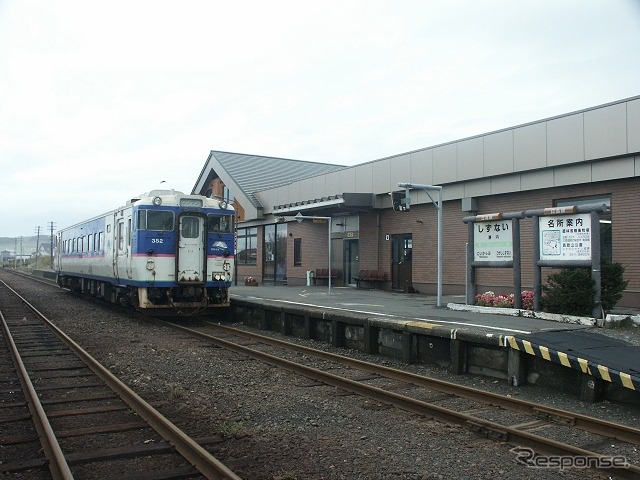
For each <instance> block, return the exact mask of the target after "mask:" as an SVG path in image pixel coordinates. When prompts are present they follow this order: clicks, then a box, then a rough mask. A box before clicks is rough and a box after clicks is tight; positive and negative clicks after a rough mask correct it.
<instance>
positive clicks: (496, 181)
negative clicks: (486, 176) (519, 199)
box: [491, 174, 522, 195]
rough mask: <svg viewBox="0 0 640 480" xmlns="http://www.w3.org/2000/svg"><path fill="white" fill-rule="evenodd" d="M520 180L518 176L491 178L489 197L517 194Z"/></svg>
mask: <svg viewBox="0 0 640 480" xmlns="http://www.w3.org/2000/svg"><path fill="white" fill-rule="evenodd" d="M521 178H522V177H521V176H520V175H519V174H515V175H503V176H501V177H493V178H491V195H498V194H500V193H510V192H519V191H520V181H521Z"/></svg>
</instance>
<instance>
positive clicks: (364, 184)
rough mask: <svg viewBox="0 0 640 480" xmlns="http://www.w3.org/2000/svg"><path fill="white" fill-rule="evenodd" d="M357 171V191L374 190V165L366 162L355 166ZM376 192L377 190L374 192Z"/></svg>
mask: <svg viewBox="0 0 640 480" xmlns="http://www.w3.org/2000/svg"><path fill="white" fill-rule="evenodd" d="M354 169H355V171H356V189H355V193H363V192H372V191H373V188H372V187H373V167H372V166H371V163H365V164H363V165H358V166H357V167H354ZM374 193H376V192H374Z"/></svg>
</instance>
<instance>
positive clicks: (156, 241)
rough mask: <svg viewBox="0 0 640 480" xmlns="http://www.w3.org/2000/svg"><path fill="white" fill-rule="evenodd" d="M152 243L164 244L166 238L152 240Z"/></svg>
mask: <svg viewBox="0 0 640 480" xmlns="http://www.w3.org/2000/svg"><path fill="white" fill-rule="evenodd" d="M151 243H164V238H152V239H151Z"/></svg>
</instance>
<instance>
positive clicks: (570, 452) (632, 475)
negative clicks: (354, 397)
mask: <svg viewBox="0 0 640 480" xmlns="http://www.w3.org/2000/svg"><path fill="white" fill-rule="evenodd" d="M165 323H166V322H165ZM166 324H167V325H169V326H171V327H172V328H175V329H178V330H181V331H185V332H187V333H190V334H192V335H195V336H197V337H198V338H203V339H206V340H208V341H211V342H213V343H214V344H216V345H218V346H220V347H223V348H225V349H227V350H230V351H234V352H236V353H240V354H242V355H246V356H249V357H252V358H256V359H258V360H260V361H263V362H265V363H268V364H270V365H275V366H279V367H282V368H285V369H287V370H290V371H292V372H294V373H297V374H299V375H302V376H305V377H308V378H312V379H314V380H317V381H320V382H322V383H324V384H326V385H331V386H333V387H336V388H339V389H342V390H344V391H347V392H351V393H355V394H358V395H361V396H365V397H368V398H372V399H374V400H377V401H379V402H382V403H387V404H390V405H393V406H396V407H398V408H401V409H403V410H406V411H409V412H412V413H416V414H418V415H421V416H424V417H427V418H433V419H437V420H441V421H443V422H445V423H449V424H454V425H459V426H462V427H465V428H468V429H469V430H471V431H473V432H475V433H477V434H479V435H482V436H484V437H486V438H488V439H492V440H496V441H500V442H506V443H509V444H511V445H514V446H519V447H528V448H531V449H533V450H534V451H536V452H537V453H541V454H547V455H554V456H556V455H561V456H572V457H582V458H590V459H593V460H596V461H600V462H599V463H600V464H601V465H607V466H605V467H604V468H601V469H599V470H605V471H607V472H608V473H609V472H610V473H615V474H616V475H619V477H620V478H628V479H637V478H640V467H638V466H635V465H627V466H626V467H621V466H617V465H611V462H609V461H608V460H609V458H608V457H606V456H604V455H602V454H599V453H596V452H591V451H589V450H585V449H582V448H579V447H574V446H572V445H567V444H564V443H562V442H558V441H555V440H551V439H546V438H544V437H540V436H538V435H534V434H532V433H528V432H524V431H520V430H517V429H515V428H512V427H508V426H496V425H495V424H494V423H493V422H491V421H488V420H484V419H481V418H477V417H473V416H471V415H468V414H466V413H461V412H456V411H453V410H450V409H447V408H444V407H440V406H438V405H434V404H430V403H428V402H424V401H421V400H416V399H413V398H410V397H407V396H405V395H401V394H398V393H394V392H389V391H386V390H383V389H381V388H378V387H373V386H370V385H364V384H362V383H361V382H358V381H354V380H349V379H346V378H342V377H339V376H337V375H334V374H331V373H327V372H323V371H321V370H319V369H316V368H313V367H308V366H305V365H300V364H298V363H295V362H292V361H289V360H285V359H283V358H279V357H276V356H274V355H270V354H268V353H264V352H260V351H258V350H253V349H251V348H249V347H245V346H243V345H238V344H236V343H233V342H230V341H227V340H224V339H221V338H218V337H215V336H213V335H209V334H206V333H202V332H199V331H197V330H194V329H192V328H188V327H185V326H182V325H178V324H174V323H166ZM596 463H598V462H596Z"/></svg>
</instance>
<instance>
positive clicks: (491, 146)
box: [484, 130, 513, 176]
mask: <svg viewBox="0 0 640 480" xmlns="http://www.w3.org/2000/svg"><path fill="white" fill-rule="evenodd" d="M512 172H513V130H506V131H504V132H498V133H492V134H491V135H485V137H484V175H485V176H490V175H501V174H504V173H512Z"/></svg>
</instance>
